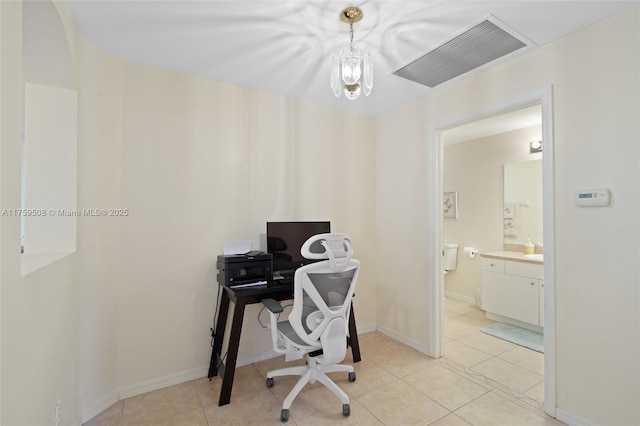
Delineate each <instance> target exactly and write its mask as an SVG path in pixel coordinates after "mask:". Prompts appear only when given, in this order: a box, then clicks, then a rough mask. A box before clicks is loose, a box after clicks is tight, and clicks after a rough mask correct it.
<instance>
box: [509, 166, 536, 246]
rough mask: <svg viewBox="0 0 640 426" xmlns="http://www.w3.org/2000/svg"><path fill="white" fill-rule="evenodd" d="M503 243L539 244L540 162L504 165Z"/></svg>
mask: <svg viewBox="0 0 640 426" xmlns="http://www.w3.org/2000/svg"><path fill="white" fill-rule="evenodd" d="M503 217H504V244H514V245H524V244H525V243H526V242H527V240H529V239H531V242H533V243H534V244H535V243H536V241H538V240H541V241H542V235H543V233H542V231H543V225H542V160H529V161H520V162H516V163H507V164H505V165H504V215H503Z"/></svg>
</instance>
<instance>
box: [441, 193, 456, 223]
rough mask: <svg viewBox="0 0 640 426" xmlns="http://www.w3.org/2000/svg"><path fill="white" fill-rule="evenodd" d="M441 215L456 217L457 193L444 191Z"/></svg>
mask: <svg viewBox="0 0 640 426" xmlns="http://www.w3.org/2000/svg"><path fill="white" fill-rule="evenodd" d="M442 215H443V217H452V218H454V219H457V218H458V193H457V192H445V193H444V199H443V210H442Z"/></svg>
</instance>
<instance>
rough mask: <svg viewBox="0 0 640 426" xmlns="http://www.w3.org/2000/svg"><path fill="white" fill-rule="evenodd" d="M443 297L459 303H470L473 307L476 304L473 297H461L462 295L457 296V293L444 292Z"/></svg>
mask: <svg viewBox="0 0 640 426" xmlns="http://www.w3.org/2000/svg"><path fill="white" fill-rule="evenodd" d="M444 297H448V298H449V299H455V300H460V301H461V302H467V303H471V304H473V305H475V304H476V299H474V298H473V297H469V296H463V295H462V294H458V293H451V292H450V291H445V292H444Z"/></svg>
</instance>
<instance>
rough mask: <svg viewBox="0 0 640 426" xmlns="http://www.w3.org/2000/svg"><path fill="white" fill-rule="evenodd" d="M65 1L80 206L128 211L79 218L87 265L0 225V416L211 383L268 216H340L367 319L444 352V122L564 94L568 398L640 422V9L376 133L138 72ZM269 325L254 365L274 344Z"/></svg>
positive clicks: (5, 67) (305, 108)
mask: <svg viewBox="0 0 640 426" xmlns="http://www.w3.org/2000/svg"><path fill="white" fill-rule="evenodd" d="M57 7H58V9H59V10H60V11H61V15H62V19H63V21H64V22H65V25H66V28H67V30H68V31H70V34H71V35H72V37H71V43H72V45H73V46H74V47H73V49H72V50H73V52H74V53H75V54H76V61H77V67H78V71H79V73H78V91H79V98H78V102H79V138H78V149H79V152H78V182H79V184H78V205H79V207H86V208H96V207H105V208H108V207H123V208H128V209H129V210H130V212H131V214H130V216H129V217H127V218H110V219H107V218H101V219H99V220H97V219H96V218H81V220H80V221H79V223H78V251H77V253H76V254H75V255H73V256H71V257H68V258H65V259H62V260H60V261H58V262H56V263H54V264H52V265H50V266H48V267H46V268H44V269H42V270H40V271H37V272H35V273H33V274H31V275H29V276H27V277H24V278H22V277H20V273H19V269H20V255H19V251H18V247H19V241H20V235H19V218H16V217H2V218H1V222H0V224H1V225H0V226H1V228H0V231H1V232H2V239H1V243H0V244H1V245H0V254H1V255H2V258H1V261H2V263H1V267H2V269H1V271H0V280H1V296H0V300H1V302H2V304H1V311H0V313H1V325H2V336H1V339H2V341H1V345H2V358H1V362H2V368H1V371H2V375H1V379H2V404H1V405H2V413H1V414H2V418H1V420H0V423H2V424H10V425H21V424H23V425H33V424H51V419H52V417H53V412H54V406H55V402H56V401H58V400H60V401H62V412H63V424H73V423H78V422H79V420H80V413H81V412H82V411H85V412H86V411H87V410H89V411H91V410H93V409H95V408H96V407H98V406H100V404H103V403H108V402H109V401H112V400H113V399H114V398H116V399H117V397H118V392H119V391H121V390H122V389H129V390H135V389H140V386H141V385H143V384H145V383H149V382H153V381H154V380H158V379H162V378H163V377H166V376H170V375H172V374H178V375H179V374H181V373H185V372H187V373H188V372H191V371H201V369H202V368H203V367H204V366H206V364H207V363H208V358H209V354H210V349H209V347H208V344H209V335H208V333H209V331H208V329H209V327H210V324H211V320H212V317H213V312H212V311H213V309H212V307H213V304H214V302H213V301H214V298H215V285H214V276H215V268H214V267H213V260H214V258H215V255H216V254H217V253H218V252H219V251H220V249H221V246H222V242H223V241H224V240H226V239H239V238H242V239H245V238H246V239H252V240H254V241H255V242H256V244H257V243H258V242H259V239H260V234H261V233H262V232H264V222H266V221H267V220H286V219H290V220H298V219H300V220H302V219H315V218H323V219H324V218H328V219H330V220H331V221H332V225H333V227H334V229H335V230H344V231H345V232H348V233H350V234H351V235H352V237H353V239H354V243H355V248H356V253H357V257H358V258H359V259H360V260H361V261H362V264H363V273H362V275H361V281H360V283H359V288H360V290H359V291H358V292H357V294H358V298H357V301H356V312H357V318H358V323H359V325H360V326H368V325H373V324H380V325H381V326H382V327H384V328H386V329H387V330H391V331H394V332H397V333H398V334H399V335H402V336H403V337H406V338H407V339H409V340H413V341H416V342H419V343H420V342H426V339H427V336H426V333H425V330H426V329H427V327H426V324H427V321H426V318H427V315H426V312H425V311H426V310H425V306H426V305H427V303H426V294H427V291H426V290H427V289H426V276H427V272H428V271H427V270H426V263H425V257H426V256H425V251H426V249H425V243H424V242H425V240H426V239H427V238H429V236H430V235H433V232H434V230H433V229H432V226H431V225H430V224H428V223H426V220H425V217H426V211H427V207H428V206H427V203H426V199H427V194H426V183H427V180H426V171H425V164H426V162H427V158H426V152H427V143H429V141H428V140H427V136H426V134H427V129H428V126H429V124H430V123H431V124H432V123H435V122H440V121H441V120H443V119H447V118H449V117H452V116H456V115H458V114H461V113H464V112H466V111H470V110H475V109H477V108H479V107H481V106H483V105H486V104H492V103H495V102H500V101H503V100H504V99H509V98H511V97H513V96H516V95H518V94H522V93H526V92H529V91H532V90H537V89H539V88H541V87H547V86H548V85H550V84H553V85H554V108H555V117H554V119H555V129H554V130H555V137H556V152H555V157H556V164H555V168H556V181H555V197H556V212H555V215H556V228H557V229H556V242H557V244H556V245H557V247H556V253H557V255H556V267H557V268H556V304H557V305H556V306H557V313H556V314H557V318H556V328H557V332H556V334H557V338H558V341H557V361H558V366H557V387H558V392H557V393H558V399H557V405H558V406H559V407H561V408H562V409H564V410H566V411H567V412H569V413H573V414H575V415H576V416H578V417H579V418H583V419H586V420H587V421H589V422H591V423H594V424H614V423H616V424H637V423H638V422H639V420H640V416H639V415H638V407H637V401H638V399H639V395H640V391H639V389H638V386H639V384H638V375H639V369H640V366H639V365H638V361H637V360H638V359H639V358H640V356H639V355H640V354H639V350H638V344H639V340H638V339H639V338H638V336H639V335H640V330H639V325H640V321H639V320H638V319H639V318H640V315H639V310H638V306H639V304H640V296H639V293H638V285H637V283H638V277H639V275H640V274H639V271H638V266H637V259H638V257H639V252H638V247H637V242H638V237H639V232H638V225H639V222H638V219H637V218H638V216H639V214H640V211H639V208H638V207H639V202H638V197H639V196H640V191H638V182H639V181H640V179H639V176H638V161H639V159H640V155H639V152H638V144H637V141H638V139H639V136H640V135H639V129H638V125H637V112H638V109H639V105H638V91H639V87H638V78H637V76H638V75H639V70H638V59H639V58H638V51H639V46H638V39H639V37H638V12H637V10H636V11H635V12H631V13H629V12H627V13H624V14H622V15H620V16H618V17H616V18H613V19H610V20H607V21H604V22H602V23H600V24H598V25H595V26H593V27H590V28H588V29H586V30H583V31H580V32H577V33H575V34H573V35H571V36H569V37H566V38H564V39H562V40H560V41H559V42H556V43H553V44H551V45H548V46H545V47H542V48H541V49H539V50H537V51H535V52H532V53H530V54H527V55H525V56H522V57H519V58H516V59H514V60H511V61H509V62H508V63H505V64H503V65H500V66H498V67H496V68H495V69H492V70H488V71H485V72H483V73H481V74H479V75H477V76H475V77H473V78H470V79H467V80H464V81H462V82H460V83H458V84H456V85H453V86H451V87H448V88H445V89H441V90H438V91H436V92H435V93H434V94H433V95H432V96H430V97H428V98H425V99H422V100H420V101H418V102H415V103H413V104H411V105H409V106H407V107H405V108H402V109H401V110H398V111H395V112H393V113H390V114H387V115H385V116H383V117H380V118H379V119H377V120H374V119H372V118H367V117H362V116H359V115H354V114H347V113H342V112H338V111H334V110H330V109H327V108H323V107H319V106H315V105H311V104H306V103H302V102H299V101H295V100H289V99H285V98H282V97H277V96H273V95H268V94H265V93H260V92H256V91H253V90H248V89H241V88H237V87H232V86H228V85H224V84H221V83H215V82H210V81H204V80H201V79H197V78H191V77H186V76H182V75H179V74H177V73H172V72H168V71H163V70H159V69H154V68H150V67H145V66H141V65H135V64H131V63H126V62H123V61H121V60H118V59H115V58H112V57H111V56H109V55H107V54H105V53H104V52H102V51H100V50H99V49H96V48H94V47H92V46H90V45H88V44H86V43H84V42H82V41H80V40H79V39H78V38H77V36H76V35H74V29H73V28H72V27H73V25H71V24H72V23H73V20H72V19H71V15H70V13H69V11H68V9H67V8H66V7H65V4H64V3H60V4H57ZM20 21H21V19H20V4H19V3H17V2H0V43H2V45H1V48H2V49H1V51H2V58H1V62H0V89H1V90H0V92H1V94H2V97H1V98H0V123H1V124H2V126H1V127H0V172H1V174H0V184H1V185H2V186H1V190H2V191H1V195H0V201H1V203H2V208H17V207H18V206H19V200H20V188H19V185H18V184H17V182H19V180H20V179H19V177H20V166H19V164H20V146H19V144H16V143H15V141H18V140H20V134H21V129H20V124H19V123H20V121H21V120H20V116H21V108H22V101H23V100H22V93H21V89H20V87H21V81H22V79H21V70H20V67H21V65H20V64H21V58H20V55H21V43H20V40H21V28H20ZM610 46H616V49H611V48H610ZM603 82H605V83H606V84H603ZM585 99H588V100H589V102H585ZM374 126H375V127H374ZM265 159H266V160H268V161H265ZM328 163H331V164H333V168H332V169H331V172H332V173H330V174H329V176H327V175H326V174H325V173H324V171H325V169H326V164H328ZM327 181H328V182H329V183H328V184H327ZM594 186H595V187H608V188H610V189H611V190H612V191H613V194H614V204H613V206H611V207H610V208H604V209H579V208H577V207H575V205H574V204H573V200H572V196H573V191H574V190H575V189H578V188H585V187H594ZM372 229H374V230H375V231H374V232H372ZM587 231H588V232H587ZM595 242H597V244H595ZM584 247H589V250H584ZM611 265H616V267H615V268H612V267H611ZM398 270H401V271H402V272H403V274H402V279H401V280H399V279H398ZM605 287H606V291H603V288H605ZM407 294H410V295H411V297H407ZM377 301H378V302H377ZM376 303H377V305H376ZM255 315H257V308H256V309H253V308H252V309H249V310H248V311H247V314H246V316H245V322H246V327H245V329H244V330H243V339H242V342H241V348H240V351H241V353H240V355H241V356H244V357H250V356H251V355H253V354H258V353H260V352H262V351H267V350H269V343H268V337H267V336H265V331H264V330H262V329H261V328H260V327H259V326H257V324H256V322H255V319H254V318H255ZM250 324H251V325H250ZM254 338H255V340H254ZM596 384H597V385H596Z"/></svg>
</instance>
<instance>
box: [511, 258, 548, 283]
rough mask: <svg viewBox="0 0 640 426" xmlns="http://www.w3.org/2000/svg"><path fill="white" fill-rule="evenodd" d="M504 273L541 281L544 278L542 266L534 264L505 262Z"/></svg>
mask: <svg viewBox="0 0 640 426" xmlns="http://www.w3.org/2000/svg"><path fill="white" fill-rule="evenodd" d="M504 273H505V274H509V275H517V276H519V277H527V278H536V279H539V280H541V279H543V278H544V266H542V265H537V264H534V263H524V262H505V265H504Z"/></svg>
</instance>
